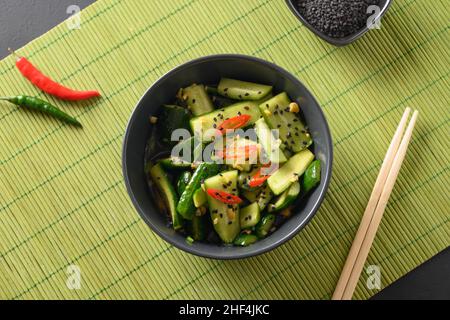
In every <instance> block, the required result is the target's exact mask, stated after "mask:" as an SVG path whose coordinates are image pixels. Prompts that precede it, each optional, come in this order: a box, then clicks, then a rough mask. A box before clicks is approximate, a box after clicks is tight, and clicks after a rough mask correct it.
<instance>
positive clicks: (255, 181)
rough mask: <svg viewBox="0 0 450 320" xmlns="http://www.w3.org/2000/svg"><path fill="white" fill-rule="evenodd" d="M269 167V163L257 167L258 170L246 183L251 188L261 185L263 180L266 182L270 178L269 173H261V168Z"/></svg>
mask: <svg viewBox="0 0 450 320" xmlns="http://www.w3.org/2000/svg"><path fill="white" fill-rule="evenodd" d="M270 167H271V165H270V164H269V165H267V166H263V167H262V168H261V169H259V170H258V172H257V173H256V174H255V175H254V176H253V177H252V178H251V180H250V182H249V183H248V185H249V186H250V187H251V188H256V187H259V186H261V185H262V184H263V183H264V182H266V181H267V179H269V178H270V176H271V174H267V175H263V174H262V170H263V169H267V168H270Z"/></svg>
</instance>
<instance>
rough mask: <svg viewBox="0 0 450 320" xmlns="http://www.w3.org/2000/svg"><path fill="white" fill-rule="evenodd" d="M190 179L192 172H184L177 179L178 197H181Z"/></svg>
mask: <svg viewBox="0 0 450 320" xmlns="http://www.w3.org/2000/svg"><path fill="white" fill-rule="evenodd" d="M191 178H192V172H190V171H185V172H183V173H182V174H181V175H180V176H179V177H178V181H177V191H178V195H179V196H181V195H182V194H183V192H184V190H186V187H187V185H188V184H189V181H191Z"/></svg>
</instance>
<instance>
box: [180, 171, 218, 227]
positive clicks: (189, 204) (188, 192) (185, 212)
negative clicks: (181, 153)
mask: <svg viewBox="0 0 450 320" xmlns="http://www.w3.org/2000/svg"><path fill="white" fill-rule="evenodd" d="M219 169H220V166H219V165H218V164H216V163H206V162H204V163H201V164H200V165H199V166H198V168H197V169H196V170H195V172H194V175H193V176H192V179H191V181H189V184H188V185H187V186H186V189H185V190H184V192H183V194H182V195H181V197H180V201H178V205H177V212H178V213H179V214H180V215H181V216H182V217H183V218H185V219H186V220H192V217H193V215H194V213H195V205H194V199H193V198H194V192H195V191H196V190H197V189H200V187H201V184H202V181H203V180H204V179H207V178H209V177H212V176H214V175H216V174H217V173H218V172H219Z"/></svg>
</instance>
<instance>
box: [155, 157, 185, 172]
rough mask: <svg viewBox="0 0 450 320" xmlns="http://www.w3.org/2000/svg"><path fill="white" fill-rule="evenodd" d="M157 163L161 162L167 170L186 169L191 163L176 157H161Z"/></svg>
mask: <svg viewBox="0 0 450 320" xmlns="http://www.w3.org/2000/svg"><path fill="white" fill-rule="evenodd" d="M159 163H161V165H162V166H163V167H164V168H166V169H169V170H177V169H188V168H190V167H191V165H192V163H190V162H187V161H184V160H183V159H181V158H177V157H170V158H166V159H162V160H160V161H159Z"/></svg>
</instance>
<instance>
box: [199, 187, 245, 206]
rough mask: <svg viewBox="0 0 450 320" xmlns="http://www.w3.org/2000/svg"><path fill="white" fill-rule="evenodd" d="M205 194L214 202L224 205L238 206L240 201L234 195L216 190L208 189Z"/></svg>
mask: <svg viewBox="0 0 450 320" xmlns="http://www.w3.org/2000/svg"><path fill="white" fill-rule="evenodd" d="M207 193H208V194H209V195H210V196H211V197H213V198H214V199H216V200H219V201H220V202H223V203H226V204H240V203H241V202H242V199H241V198H239V197H238V196H235V195H234V194H231V193H228V192H225V191H222V190H217V189H208V191H207Z"/></svg>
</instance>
